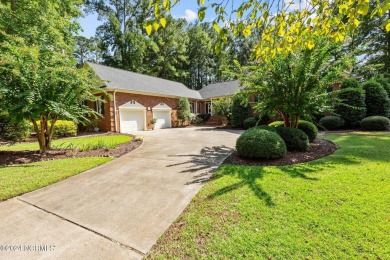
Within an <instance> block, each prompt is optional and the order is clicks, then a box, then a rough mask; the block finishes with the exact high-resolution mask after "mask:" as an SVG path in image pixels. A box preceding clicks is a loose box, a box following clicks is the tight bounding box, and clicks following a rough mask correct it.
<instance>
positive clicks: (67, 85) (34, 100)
mask: <svg viewBox="0 0 390 260" xmlns="http://www.w3.org/2000/svg"><path fill="white" fill-rule="evenodd" d="M0 64H1V66H0V95H1V98H2V100H1V106H3V107H4V108H5V109H6V110H7V111H8V113H9V115H10V116H12V117H13V118H14V119H15V120H19V121H23V120H28V121H30V122H31V123H32V124H33V126H34V130H35V132H36V133H37V139H38V142H39V151H40V152H41V153H45V152H46V151H47V150H48V149H50V144H51V140H52V137H53V133H54V127H55V124H56V121H57V120H59V119H66V120H71V121H74V122H76V123H83V122H87V121H88V118H91V117H96V116H98V114H97V113H96V112H95V111H93V110H92V109H90V108H89V107H88V106H86V105H84V101H85V100H90V101H95V100H96V99H97V97H95V96H94V95H93V94H92V93H93V92H94V91H101V89H99V88H98V87H96V86H98V81H97V80H96V79H95V77H94V74H93V72H92V71H91V70H90V69H89V68H87V67H85V68H82V69H78V68H76V61H75V60H74V59H73V58H72V57H71V56H67V55H65V54H64V53H63V52H62V51H58V50H54V49H52V48H49V47H45V46H38V45H35V46H34V45H28V44H26V43H25V41H24V39H22V38H20V37H17V36H11V35H8V34H6V33H5V32H3V31H0Z"/></svg>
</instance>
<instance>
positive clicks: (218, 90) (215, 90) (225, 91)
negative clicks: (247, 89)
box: [199, 80, 244, 99]
mask: <svg viewBox="0 0 390 260" xmlns="http://www.w3.org/2000/svg"><path fill="white" fill-rule="evenodd" d="M242 89H244V87H240V82H239V81H238V80H233V81H226V82H220V83H214V84H210V85H207V86H205V87H203V88H202V89H201V90H199V93H200V95H201V96H202V98H203V99H209V98H214V97H215V98H216V97H223V96H229V95H233V94H234V93H236V92H237V91H238V90H242Z"/></svg>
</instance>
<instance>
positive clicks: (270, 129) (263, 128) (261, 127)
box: [255, 125, 277, 133]
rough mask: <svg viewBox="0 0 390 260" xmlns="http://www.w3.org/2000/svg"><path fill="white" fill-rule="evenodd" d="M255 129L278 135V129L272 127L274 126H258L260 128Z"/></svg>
mask: <svg viewBox="0 0 390 260" xmlns="http://www.w3.org/2000/svg"><path fill="white" fill-rule="evenodd" d="M255 128H256V129H262V130H267V131H271V132H274V133H277V131H276V127H272V126H268V125H258V126H256V127H255Z"/></svg>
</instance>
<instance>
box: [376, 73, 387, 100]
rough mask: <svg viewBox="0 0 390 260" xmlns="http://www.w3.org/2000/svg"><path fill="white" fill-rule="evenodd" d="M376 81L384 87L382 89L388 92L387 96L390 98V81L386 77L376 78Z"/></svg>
mask: <svg viewBox="0 0 390 260" xmlns="http://www.w3.org/2000/svg"><path fill="white" fill-rule="evenodd" d="M374 80H375V81H376V82H378V83H379V84H381V85H382V87H383V88H384V89H385V91H386V92H387V96H388V97H389V98H390V79H389V78H386V77H384V76H383V75H379V76H376V77H375V78H374Z"/></svg>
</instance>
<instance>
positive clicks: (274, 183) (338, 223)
mask: <svg viewBox="0 0 390 260" xmlns="http://www.w3.org/2000/svg"><path fill="white" fill-rule="evenodd" d="M325 137H326V138H327V139H330V140H332V141H334V142H336V143H337V144H339V145H340V147H341V148H340V149H339V150H337V151H336V152H335V153H334V154H333V155H331V156H328V157H326V158H322V159H320V160H317V161H312V162H309V163H304V164H300V165H295V166H284V167H243V166H233V165H224V166H222V167H220V168H219V169H218V170H217V172H215V174H214V177H213V179H212V180H211V181H209V182H208V183H206V184H205V186H204V187H203V188H202V189H201V191H200V192H199V193H198V195H197V196H196V197H195V198H194V200H193V201H192V202H191V203H190V205H189V206H188V207H187V209H186V210H185V212H184V213H183V214H182V215H181V216H180V217H179V218H178V219H177V220H176V222H175V223H174V224H173V225H172V226H171V228H170V229H169V230H168V231H167V232H166V233H165V234H164V235H163V236H162V237H161V238H160V240H159V241H158V243H157V245H156V246H155V247H154V248H153V250H152V251H151V253H150V255H149V256H148V257H149V258H157V259H168V258H169V259H172V258H176V259H182V258H186V259H188V258H190V259H208V258H218V259H240V258H249V259H390V246H389V245H390V232H389V231H390V203H389V202H390V133H389V132H387V133H353V134H350V133H349V134H332V135H327V136H325Z"/></svg>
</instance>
